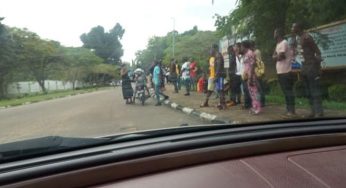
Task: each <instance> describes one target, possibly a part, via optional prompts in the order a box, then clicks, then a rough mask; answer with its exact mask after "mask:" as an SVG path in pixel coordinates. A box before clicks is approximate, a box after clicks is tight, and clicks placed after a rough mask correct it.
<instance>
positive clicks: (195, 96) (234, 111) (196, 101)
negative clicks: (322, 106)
mask: <svg viewBox="0 0 346 188" xmlns="http://www.w3.org/2000/svg"><path fill="white" fill-rule="evenodd" d="M184 93H185V88H184V87H182V88H181V90H180V91H179V93H174V90H173V86H172V85H167V86H166V91H165V94H167V95H169V96H170V98H169V100H167V101H165V103H166V105H167V106H169V107H170V108H173V109H176V110H179V111H182V112H184V113H186V114H189V115H191V116H196V114H197V116H199V117H200V118H201V119H204V120H208V121H209V122H212V123H222V122H224V123H230V124H244V123H254V122H268V121H282V120H290V119H301V118H306V117H307V116H308V115H309V113H310V111H309V110H307V109H296V114H297V115H296V116H294V117H287V116H284V115H283V114H284V112H285V106H284V105H281V106H280V105H277V104H270V103H269V104H266V106H265V107H264V108H263V111H262V112H261V113H260V114H258V115H251V114H249V110H246V109H243V108H242V107H241V105H237V106H231V107H228V109H227V110H219V109H217V108H216V106H217V104H218V102H219V99H216V98H215V95H212V96H211V97H210V100H209V106H210V107H207V108H201V107H200V105H201V104H202V103H203V102H204V100H205V97H206V95H205V94H203V93H197V92H191V93H190V96H184ZM226 100H229V97H226ZM172 104H173V105H172ZM177 106H178V107H179V108H177ZM184 109H185V110H184ZM191 111H192V112H194V113H191ZM201 114H202V115H201ZM325 116H326V117H345V116H346V113H345V112H342V111H335V110H325Z"/></svg>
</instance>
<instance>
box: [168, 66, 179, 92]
mask: <svg viewBox="0 0 346 188" xmlns="http://www.w3.org/2000/svg"><path fill="white" fill-rule="evenodd" d="M169 68H170V69H169V76H170V79H169V80H170V81H171V82H172V84H173V85H174V92H175V93H178V85H177V80H178V75H177V70H176V69H177V64H176V60H175V59H171V64H170V66H169Z"/></svg>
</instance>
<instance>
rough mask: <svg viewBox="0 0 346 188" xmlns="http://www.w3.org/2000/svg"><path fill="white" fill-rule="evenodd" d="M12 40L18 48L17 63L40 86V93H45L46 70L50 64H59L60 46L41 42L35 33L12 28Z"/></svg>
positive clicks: (46, 41) (60, 58)
mask: <svg viewBox="0 0 346 188" xmlns="http://www.w3.org/2000/svg"><path fill="white" fill-rule="evenodd" d="M12 32H13V33H12V34H13V38H14V39H15V40H16V41H17V43H18V44H19V46H18V47H17V51H18V61H20V62H21V63H22V64H23V65H24V67H25V68H26V69H27V70H28V72H30V73H31V75H32V76H33V77H34V78H35V80H36V81H37V82H38V84H39V85H40V87H41V89H42V91H43V92H44V93H47V90H46V88H45V84H44V83H45V80H46V79H47V78H48V74H47V72H48V69H49V67H50V65H51V64H54V63H59V62H61V60H62V57H63V55H62V54H61V51H60V47H61V46H60V44H59V43H58V42H55V41H49V40H42V39H41V38H40V37H39V36H38V35H37V34H36V33H33V32H30V31H27V30H20V29H16V28H14V29H13V30H12Z"/></svg>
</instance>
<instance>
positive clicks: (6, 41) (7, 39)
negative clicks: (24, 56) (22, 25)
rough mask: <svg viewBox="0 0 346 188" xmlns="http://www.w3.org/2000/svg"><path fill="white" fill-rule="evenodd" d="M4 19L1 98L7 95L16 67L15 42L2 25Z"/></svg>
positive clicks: (0, 33)
mask: <svg viewBox="0 0 346 188" xmlns="http://www.w3.org/2000/svg"><path fill="white" fill-rule="evenodd" d="M3 19H4V18H0V49H1V50H0V98H4V97H5V96H6V93H7V84H8V83H9V81H10V78H9V76H10V74H11V72H12V71H13V70H14V69H15V67H16V60H15V59H14V58H15V51H14V47H15V45H16V44H15V42H14V41H13V40H12V39H11V34H10V33H9V31H8V28H7V27H6V26H5V25H3V24H2V23H1V21H2V20H3Z"/></svg>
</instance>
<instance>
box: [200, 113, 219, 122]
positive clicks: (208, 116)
mask: <svg viewBox="0 0 346 188" xmlns="http://www.w3.org/2000/svg"><path fill="white" fill-rule="evenodd" d="M200 117H201V118H204V119H207V120H210V121H211V120H214V119H216V115H212V114H207V113H205V112H203V113H201V115H200Z"/></svg>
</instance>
